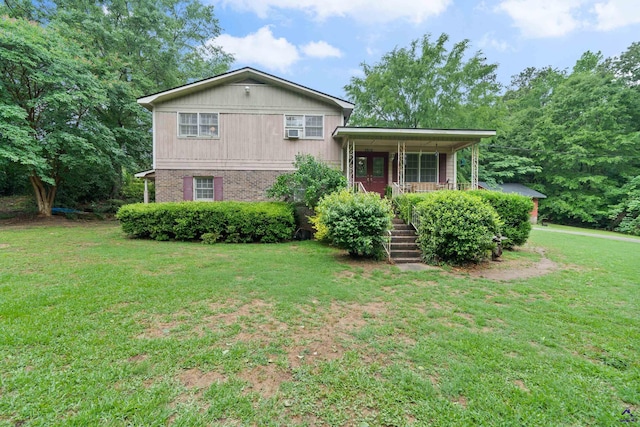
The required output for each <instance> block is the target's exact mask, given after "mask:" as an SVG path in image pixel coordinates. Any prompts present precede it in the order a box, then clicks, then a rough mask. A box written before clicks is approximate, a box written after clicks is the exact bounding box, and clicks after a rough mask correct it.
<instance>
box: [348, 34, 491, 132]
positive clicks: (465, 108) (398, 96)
mask: <svg viewBox="0 0 640 427" xmlns="http://www.w3.org/2000/svg"><path fill="white" fill-rule="evenodd" d="M448 41H449V36H448V35H446V34H442V35H440V37H438V39H437V40H436V41H435V42H432V41H431V40H430V38H429V35H425V36H424V37H423V38H422V39H420V40H414V41H413V42H411V44H410V45H409V47H408V48H395V49H394V50H392V51H391V52H389V53H387V54H385V55H384V56H383V57H382V59H381V60H380V62H379V63H377V64H374V65H368V64H366V63H363V64H362V71H363V73H364V77H352V78H351V82H350V83H349V84H348V85H347V86H345V90H346V92H347V94H348V96H349V99H350V100H351V101H353V102H355V104H356V107H355V110H354V113H353V115H352V116H351V122H352V123H353V124H355V125H365V126H388V127H409V128H486V127H490V126H491V125H492V124H494V120H495V118H496V117H495V114H496V111H495V109H494V107H495V104H496V102H497V101H498V99H499V91H500V84H498V83H497V81H496V69H497V67H498V65H497V64H488V63H486V58H485V57H484V56H483V55H482V52H480V51H478V52H476V53H474V54H472V55H470V56H469V53H468V49H469V45H470V42H469V40H463V41H461V42H459V43H455V44H454V45H453V46H452V48H451V50H450V51H449V50H447V43H448Z"/></svg>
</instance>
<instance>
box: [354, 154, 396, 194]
mask: <svg viewBox="0 0 640 427" xmlns="http://www.w3.org/2000/svg"><path fill="white" fill-rule="evenodd" d="M355 168H356V182H361V183H362V184H363V185H364V188H365V189H366V190H367V191H371V192H374V191H375V192H377V193H380V195H382V196H384V188H385V187H386V186H387V176H388V172H389V153H374V152H369V151H362V152H360V151H358V152H356V164H355Z"/></svg>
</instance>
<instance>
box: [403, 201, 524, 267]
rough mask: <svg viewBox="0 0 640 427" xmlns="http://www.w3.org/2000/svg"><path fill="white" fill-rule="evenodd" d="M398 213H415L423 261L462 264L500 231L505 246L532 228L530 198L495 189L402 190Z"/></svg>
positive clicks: (491, 244)
mask: <svg viewBox="0 0 640 427" xmlns="http://www.w3.org/2000/svg"><path fill="white" fill-rule="evenodd" d="M396 205H397V207H398V210H399V212H400V216H401V217H402V218H403V219H404V220H405V221H406V222H409V221H410V220H411V218H410V215H411V211H412V210H415V212H416V213H417V214H418V215H419V217H420V227H419V229H418V243H419V245H420V249H421V250H422V254H423V257H424V259H425V261H427V262H429V263H440V262H450V263H455V264H462V263H467V262H478V261H480V260H481V259H482V258H484V257H486V256H487V254H488V253H489V251H490V250H492V249H493V248H495V245H496V243H495V242H494V237H495V236H500V235H501V236H504V237H506V238H507V240H504V241H503V245H504V246H505V247H507V248H512V247H513V246H517V245H522V244H524V243H525V242H526V240H527V239H528V237H529V232H530V231H531V223H530V222H529V212H530V211H531V209H532V208H533V203H532V202H531V200H530V199H529V198H527V197H524V196H519V195H514V194H505V193H500V192H494V191H473V192H472V191H438V192H433V193H421V194H406V195H404V196H401V197H398V198H397V199H396Z"/></svg>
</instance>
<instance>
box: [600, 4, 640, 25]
mask: <svg viewBox="0 0 640 427" xmlns="http://www.w3.org/2000/svg"><path fill="white" fill-rule="evenodd" d="M593 12H594V13H595V14H596V17H597V22H596V29H598V30H601V31H609V30H613V29H616V28H620V27H625V26H627V25H632V24H638V23H640V5H639V4H638V0H608V1H607V2H605V3H596V4H595V5H594V6H593Z"/></svg>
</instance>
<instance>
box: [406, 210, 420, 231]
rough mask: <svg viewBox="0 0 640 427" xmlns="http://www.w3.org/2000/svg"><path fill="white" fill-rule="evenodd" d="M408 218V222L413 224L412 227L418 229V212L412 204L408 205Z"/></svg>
mask: <svg viewBox="0 0 640 427" xmlns="http://www.w3.org/2000/svg"><path fill="white" fill-rule="evenodd" d="M409 218H410V221H409V222H410V224H411V225H412V226H413V228H415V229H416V231H418V229H419V228H420V215H419V214H418V212H417V211H416V209H415V207H414V206H410V207H409Z"/></svg>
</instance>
